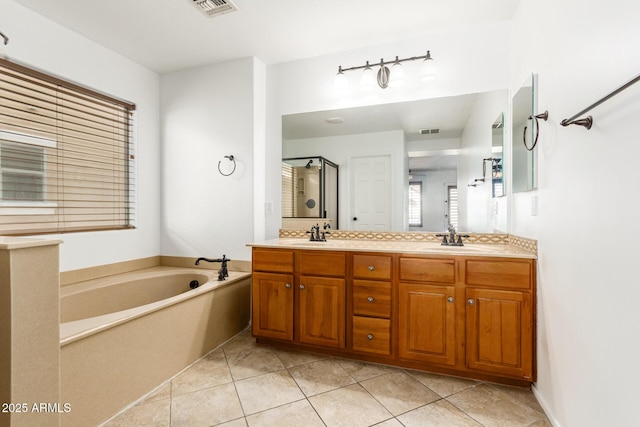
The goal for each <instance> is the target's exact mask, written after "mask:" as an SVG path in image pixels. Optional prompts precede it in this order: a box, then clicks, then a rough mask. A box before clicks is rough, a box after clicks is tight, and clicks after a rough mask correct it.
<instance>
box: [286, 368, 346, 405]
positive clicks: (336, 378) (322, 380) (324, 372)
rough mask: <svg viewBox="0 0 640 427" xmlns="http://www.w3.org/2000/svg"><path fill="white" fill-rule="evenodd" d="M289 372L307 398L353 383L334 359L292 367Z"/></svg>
mask: <svg viewBox="0 0 640 427" xmlns="http://www.w3.org/2000/svg"><path fill="white" fill-rule="evenodd" d="M289 372H291V376H292V377H293V378H294V379H295V380H296V382H297V383H298V385H299V386H300V388H301V389H302V391H303V392H304V394H305V395H306V396H307V397H309V396H314V395H316V394H319V393H324V392H326V391H330V390H335V389H337V388H340V387H344V386H346V385H349V384H353V383H355V380H354V379H353V378H352V377H351V375H349V374H348V373H347V371H345V370H344V369H343V368H342V366H340V364H339V363H338V362H337V361H336V360H335V359H325V360H319V361H317V362H313V363H308V364H306V365H301V366H294V367H293V368H289Z"/></svg>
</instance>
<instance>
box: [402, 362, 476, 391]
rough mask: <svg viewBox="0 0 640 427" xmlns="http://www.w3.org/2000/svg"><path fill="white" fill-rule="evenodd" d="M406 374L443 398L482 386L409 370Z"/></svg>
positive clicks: (467, 381)
mask: <svg viewBox="0 0 640 427" xmlns="http://www.w3.org/2000/svg"><path fill="white" fill-rule="evenodd" d="M406 372H407V373H408V374H409V375H411V376H412V377H414V378H415V379H417V380H418V381H420V382H421V383H422V384H424V385H426V386H427V387H429V388H430V389H431V390H433V391H435V392H436V393H438V394H439V395H440V396H442V397H447V396H450V395H452V394H456V393H459V392H461V391H462V390H466V389H468V388H470V387H475V386H477V385H478V384H481V383H480V381H476V380H469V379H466V378H458V377H450V376H448V375H438V374H432V373H429V372H423V371H414V370H409V369H407V371H406Z"/></svg>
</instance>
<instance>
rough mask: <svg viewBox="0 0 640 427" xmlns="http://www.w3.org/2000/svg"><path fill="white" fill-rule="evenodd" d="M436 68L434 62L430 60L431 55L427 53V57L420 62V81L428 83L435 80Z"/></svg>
mask: <svg viewBox="0 0 640 427" xmlns="http://www.w3.org/2000/svg"><path fill="white" fill-rule="evenodd" d="M437 71H438V70H437V68H436V65H435V61H434V60H433V58H431V53H430V52H429V51H427V57H426V58H425V60H424V61H422V69H421V70H420V81H423V82H428V81H431V80H435V79H436V75H437Z"/></svg>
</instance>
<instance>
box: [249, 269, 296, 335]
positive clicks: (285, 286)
mask: <svg viewBox="0 0 640 427" xmlns="http://www.w3.org/2000/svg"><path fill="white" fill-rule="evenodd" d="M252 282H253V283H252V301H253V320H252V322H253V323H252V331H253V335H254V336H256V337H265V338H276V339H281V340H288V341H292V340H293V295H294V288H293V275H292V274H274V273H255V272H254V273H253V280H252Z"/></svg>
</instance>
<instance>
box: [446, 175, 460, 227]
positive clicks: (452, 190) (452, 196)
mask: <svg viewBox="0 0 640 427" xmlns="http://www.w3.org/2000/svg"><path fill="white" fill-rule="evenodd" d="M447 193H448V197H447V200H448V202H449V224H451V225H453V227H454V228H455V229H456V230H457V229H458V187H456V186H449V187H447Z"/></svg>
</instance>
